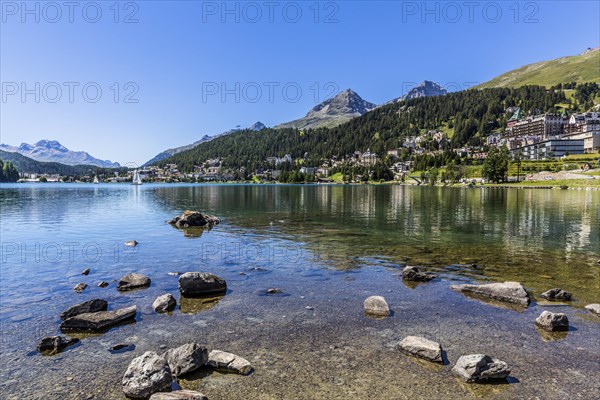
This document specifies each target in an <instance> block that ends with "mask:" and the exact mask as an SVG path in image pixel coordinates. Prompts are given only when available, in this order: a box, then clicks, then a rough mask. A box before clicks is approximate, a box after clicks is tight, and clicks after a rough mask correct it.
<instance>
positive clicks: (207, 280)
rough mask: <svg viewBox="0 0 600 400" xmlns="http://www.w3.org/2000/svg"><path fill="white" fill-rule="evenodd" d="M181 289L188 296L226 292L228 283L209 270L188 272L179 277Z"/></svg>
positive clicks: (182, 293)
mask: <svg viewBox="0 0 600 400" xmlns="http://www.w3.org/2000/svg"><path fill="white" fill-rule="evenodd" d="M179 291H180V292H181V295H182V296H187V297H201V296H210V295H218V294H225V292H226V291H227V283H226V282H225V280H224V279H222V278H220V277H218V276H216V275H214V274H211V273H208V272H186V273H185V274H183V275H181V276H180V277H179Z"/></svg>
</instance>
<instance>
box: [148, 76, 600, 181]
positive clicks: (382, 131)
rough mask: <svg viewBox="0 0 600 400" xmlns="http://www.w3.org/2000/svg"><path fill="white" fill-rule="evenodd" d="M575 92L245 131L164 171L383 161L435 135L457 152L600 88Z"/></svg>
mask: <svg viewBox="0 0 600 400" xmlns="http://www.w3.org/2000/svg"><path fill="white" fill-rule="evenodd" d="M594 85H595V84H594ZM570 87H574V88H575V95H574V96H565V92H564V90H563V87H562V86H557V87H554V88H550V89H546V88H545V87H542V86H524V87H520V88H490V89H483V90H479V89H471V90H467V91H462V92H455V93H450V94H448V95H445V96H438V97H423V98H417V99H412V100H407V101H401V102H398V103H393V104H388V105H385V106H382V107H379V108H377V109H375V110H373V111H370V112H368V113H367V114H365V115H363V116H361V117H357V118H355V119H353V120H351V121H349V122H347V123H345V124H343V125H340V126H338V127H335V128H317V129H307V130H296V129H263V130H261V131H259V132H253V131H249V130H244V131H240V132H237V133H234V134H231V135H227V136H224V137H220V138H216V139H214V140H212V141H210V142H207V143H202V144H200V145H198V146H197V147H195V148H193V149H191V150H187V151H184V152H181V153H179V154H176V155H174V156H173V157H170V158H168V159H165V160H162V161H161V162H160V163H159V165H164V164H167V163H176V164H177V165H178V166H179V168H180V169H181V170H183V171H191V170H192V169H193V166H194V165H200V164H201V163H203V162H204V161H205V160H206V159H210V158H217V157H221V158H224V161H223V166H224V167H241V166H245V167H249V168H254V167H257V166H259V165H261V163H264V160H265V159H266V158H267V157H269V156H279V157H281V156H283V155H284V154H290V155H291V156H292V157H293V158H306V159H308V160H309V161H310V160H314V162H315V163H317V162H318V161H319V160H322V159H328V158H330V157H331V156H337V157H343V156H347V155H350V154H352V153H353V152H354V151H356V150H360V151H366V150H367V149H370V150H371V151H373V152H376V153H378V154H379V155H381V156H383V155H384V154H385V152H386V151H387V150H388V149H393V148H396V147H398V146H399V145H400V144H401V142H402V140H403V138H405V137H407V136H416V135H419V134H421V133H424V132H426V131H427V130H431V129H439V130H442V131H443V132H445V133H446V134H447V135H448V137H449V138H450V139H451V140H450V145H451V147H454V148H457V147H460V146H464V145H467V144H470V145H480V144H482V143H483V142H484V138H485V137H486V136H488V135H489V134H490V133H492V132H494V131H500V130H503V129H504V127H505V125H506V120H507V119H508V118H510V116H511V115H512V111H510V110H507V108H509V107H520V108H521V110H522V111H524V112H525V113H536V114H537V113H543V112H556V111H560V110H561V109H562V108H563V107H565V108H569V109H570V110H578V109H581V108H582V107H583V105H584V104H585V105H589V104H591V103H590V101H591V100H590V98H591V99H593V98H594V96H596V95H598V94H599V93H598V86H597V85H595V86H594V87H592V88H590V87H587V86H585V92H582V93H579V91H578V89H579V87H575V84H572V85H571V86H570ZM582 88H583V86H582ZM305 153H308V157H304V156H305Z"/></svg>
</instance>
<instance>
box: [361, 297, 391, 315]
mask: <svg viewBox="0 0 600 400" xmlns="http://www.w3.org/2000/svg"><path fill="white" fill-rule="evenodd" d="M364 307H365V313H367V314H369V315H375V316H380V317H385V316H388V315H390V307H389V306H388V304H387V302H386V301H385V299H384V298H383V297H382V296H371V297H368V298H367V299H366V300H365V302H364Z"/></svg>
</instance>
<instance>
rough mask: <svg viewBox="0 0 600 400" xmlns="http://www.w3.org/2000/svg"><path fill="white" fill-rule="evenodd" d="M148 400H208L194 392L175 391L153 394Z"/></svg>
mask: <svg viewBox="0 0 600 400" xmlns="http://www.w3.org/2000/svg"><path fill="white" fill-rule="evenodd" d="M150 400H208V397H206V396H205V395H203V394H202V393H200V392H196V391H194V390H177V391H175V392H170V393H155V394H153V395H152V396H150Z"/></svg>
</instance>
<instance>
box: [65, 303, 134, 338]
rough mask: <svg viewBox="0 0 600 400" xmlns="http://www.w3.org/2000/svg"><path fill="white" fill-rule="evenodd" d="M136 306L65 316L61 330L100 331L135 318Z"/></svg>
mask: <svg viewBox="0 0 600 400" xmlns="http://www.w3.org/2000/svg"><path fill="white" fill-rule="evenodd" d="M136 312H137V307H136V306H131V307H127V308H122V309H120V310H115V311H98V312H93V313H84V314H79V315H76V316H74V317H71V318H67V319H66V320H64V321H63V322H62V324H61V325H60V329H61V330H62V331H78V332H102V331H104V330H106V329H108V328H110V327H111V326H114V325H117V324H120V323H121V322H125V321H128V320H130V319H135V314H136Z"/></svg>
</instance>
